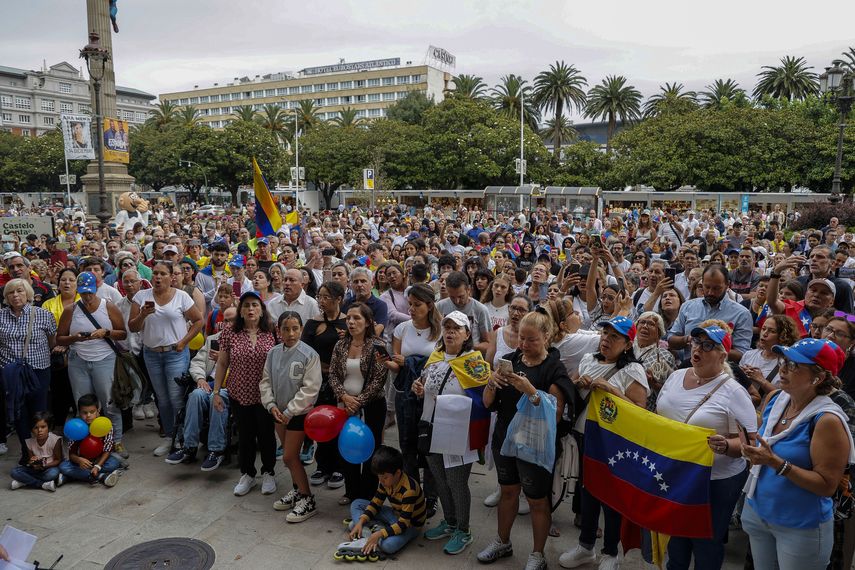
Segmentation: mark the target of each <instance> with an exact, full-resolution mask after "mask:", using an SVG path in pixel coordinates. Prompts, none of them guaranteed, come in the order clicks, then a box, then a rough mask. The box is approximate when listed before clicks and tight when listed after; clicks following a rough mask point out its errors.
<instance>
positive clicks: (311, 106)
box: [296, 99, 321, 133]
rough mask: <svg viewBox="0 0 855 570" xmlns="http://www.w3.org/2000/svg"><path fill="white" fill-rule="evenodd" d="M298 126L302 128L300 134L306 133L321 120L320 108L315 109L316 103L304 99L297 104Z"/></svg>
mask: <svg viewBox="0 0 855 570" xmlns="http://www.w3.org/2000/svg"><path fill="white" fill-rule="evenodd" d="M297 104H298V105H299V107H298V108H297V110H296V111H297V124H298V125H299V127H300V132H303V133H305V132H306V131H307V130H309V129H311V128H312V127H314V126H315V125H317V124H318V122H319V121H320V120H321V119H320V118H319V117H318V108H317V107H315V102H314V100H312V99H303V100H302V101H298V103H297Z"/></svg>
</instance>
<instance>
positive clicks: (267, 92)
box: [264, 89, 276, 97]
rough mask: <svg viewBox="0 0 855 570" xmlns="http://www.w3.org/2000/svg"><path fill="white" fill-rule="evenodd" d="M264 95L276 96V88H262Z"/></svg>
mask: <svg viewBox="0 0 855 570" xmlns="http://www.w3.org/2000/svg"><path fill="white" fill-rule="evenodd" d="M264 96H265V97H276V89H265V90H264Z"/></svg>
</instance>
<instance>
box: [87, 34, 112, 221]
mask: <svg viewBox="0 0 855 570" xmlns="http://www.w3.org/2000/svg"><path fill="white" fill-rule="evenodd" d="M80 57H82V58H83V59H85V60H86V69H87V71H88V72H89V79H90V80H91V81H92V89H93V91H94V92H95V131H96V133H95V140H96V141H97V147H96V148H97V150H98V213H96V214H95V216H96V217H97V218H98V221H99V222H100V223H101V227H102V228H105V227H107V223H108V222H109V221H110V211H109V210H108V209H107V187H106V184H105V182H104V132H103V128H102V126H101V80H102V79H104V72H105V70H106V63H107V61H108V60H109V59H110V52H109V50H107V49H105V48H102V47H101V38H100V37H99V36H98V34H97V33H95V32H90V33H89V43H88V44H87V45H86V47H84V48H83V49H82V50H80Z"/></svg>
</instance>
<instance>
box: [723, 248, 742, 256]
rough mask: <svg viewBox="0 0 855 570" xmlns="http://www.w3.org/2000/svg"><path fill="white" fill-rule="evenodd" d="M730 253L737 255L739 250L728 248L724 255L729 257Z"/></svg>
mask: <svg viewBox="0 0 855 570" xmlns="http://www.w3.org/2000/svg"><path fill="white" fill-rule="evenodd" d="M731 253H736V254H739V250H738V249H736V248H735V247H729V248H727V249H726V250H724V254H725V255H730V254H731Z"/></svg>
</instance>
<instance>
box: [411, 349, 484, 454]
mask: <svg viewBox="0 0 855 570" xmlns="http://www.w3.org/2000/svg"><path fill="white" fill-rule="evenodd" d="M443 360H445V353H443V352H440V351H438V350H435V351H433V352H432V353H431V355H430V356H429V357H428V360H427V363H426V364H425V368H427V367H428V366H430V365H431V364H434V363H435V362H441V361H443ZM448 364H449V365H450V366H451V369H452V370H453V371H454V375H455V377H457V381H458V382H459V383H460V387H461V388H463V391H464V392H466V395H467V396H469V397H470V398H471V399H472V411H471V412H470V414H469V449H482V448H484V447H486V446H487V441H488V440H489V438H490V412H489V411H488V410H487V408H485V407H484V387H485V386H486V385H487V380H489V379H490V365H489V364H488V363H487V361H486V360H484V357H483V356H481V353H480V352H478V351H477V350H476V351H474V352H470V353H468V354H464V355H462V356H458V357H457V358H455V359H453V360H450V361H449V363H448Z"/></svg>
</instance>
